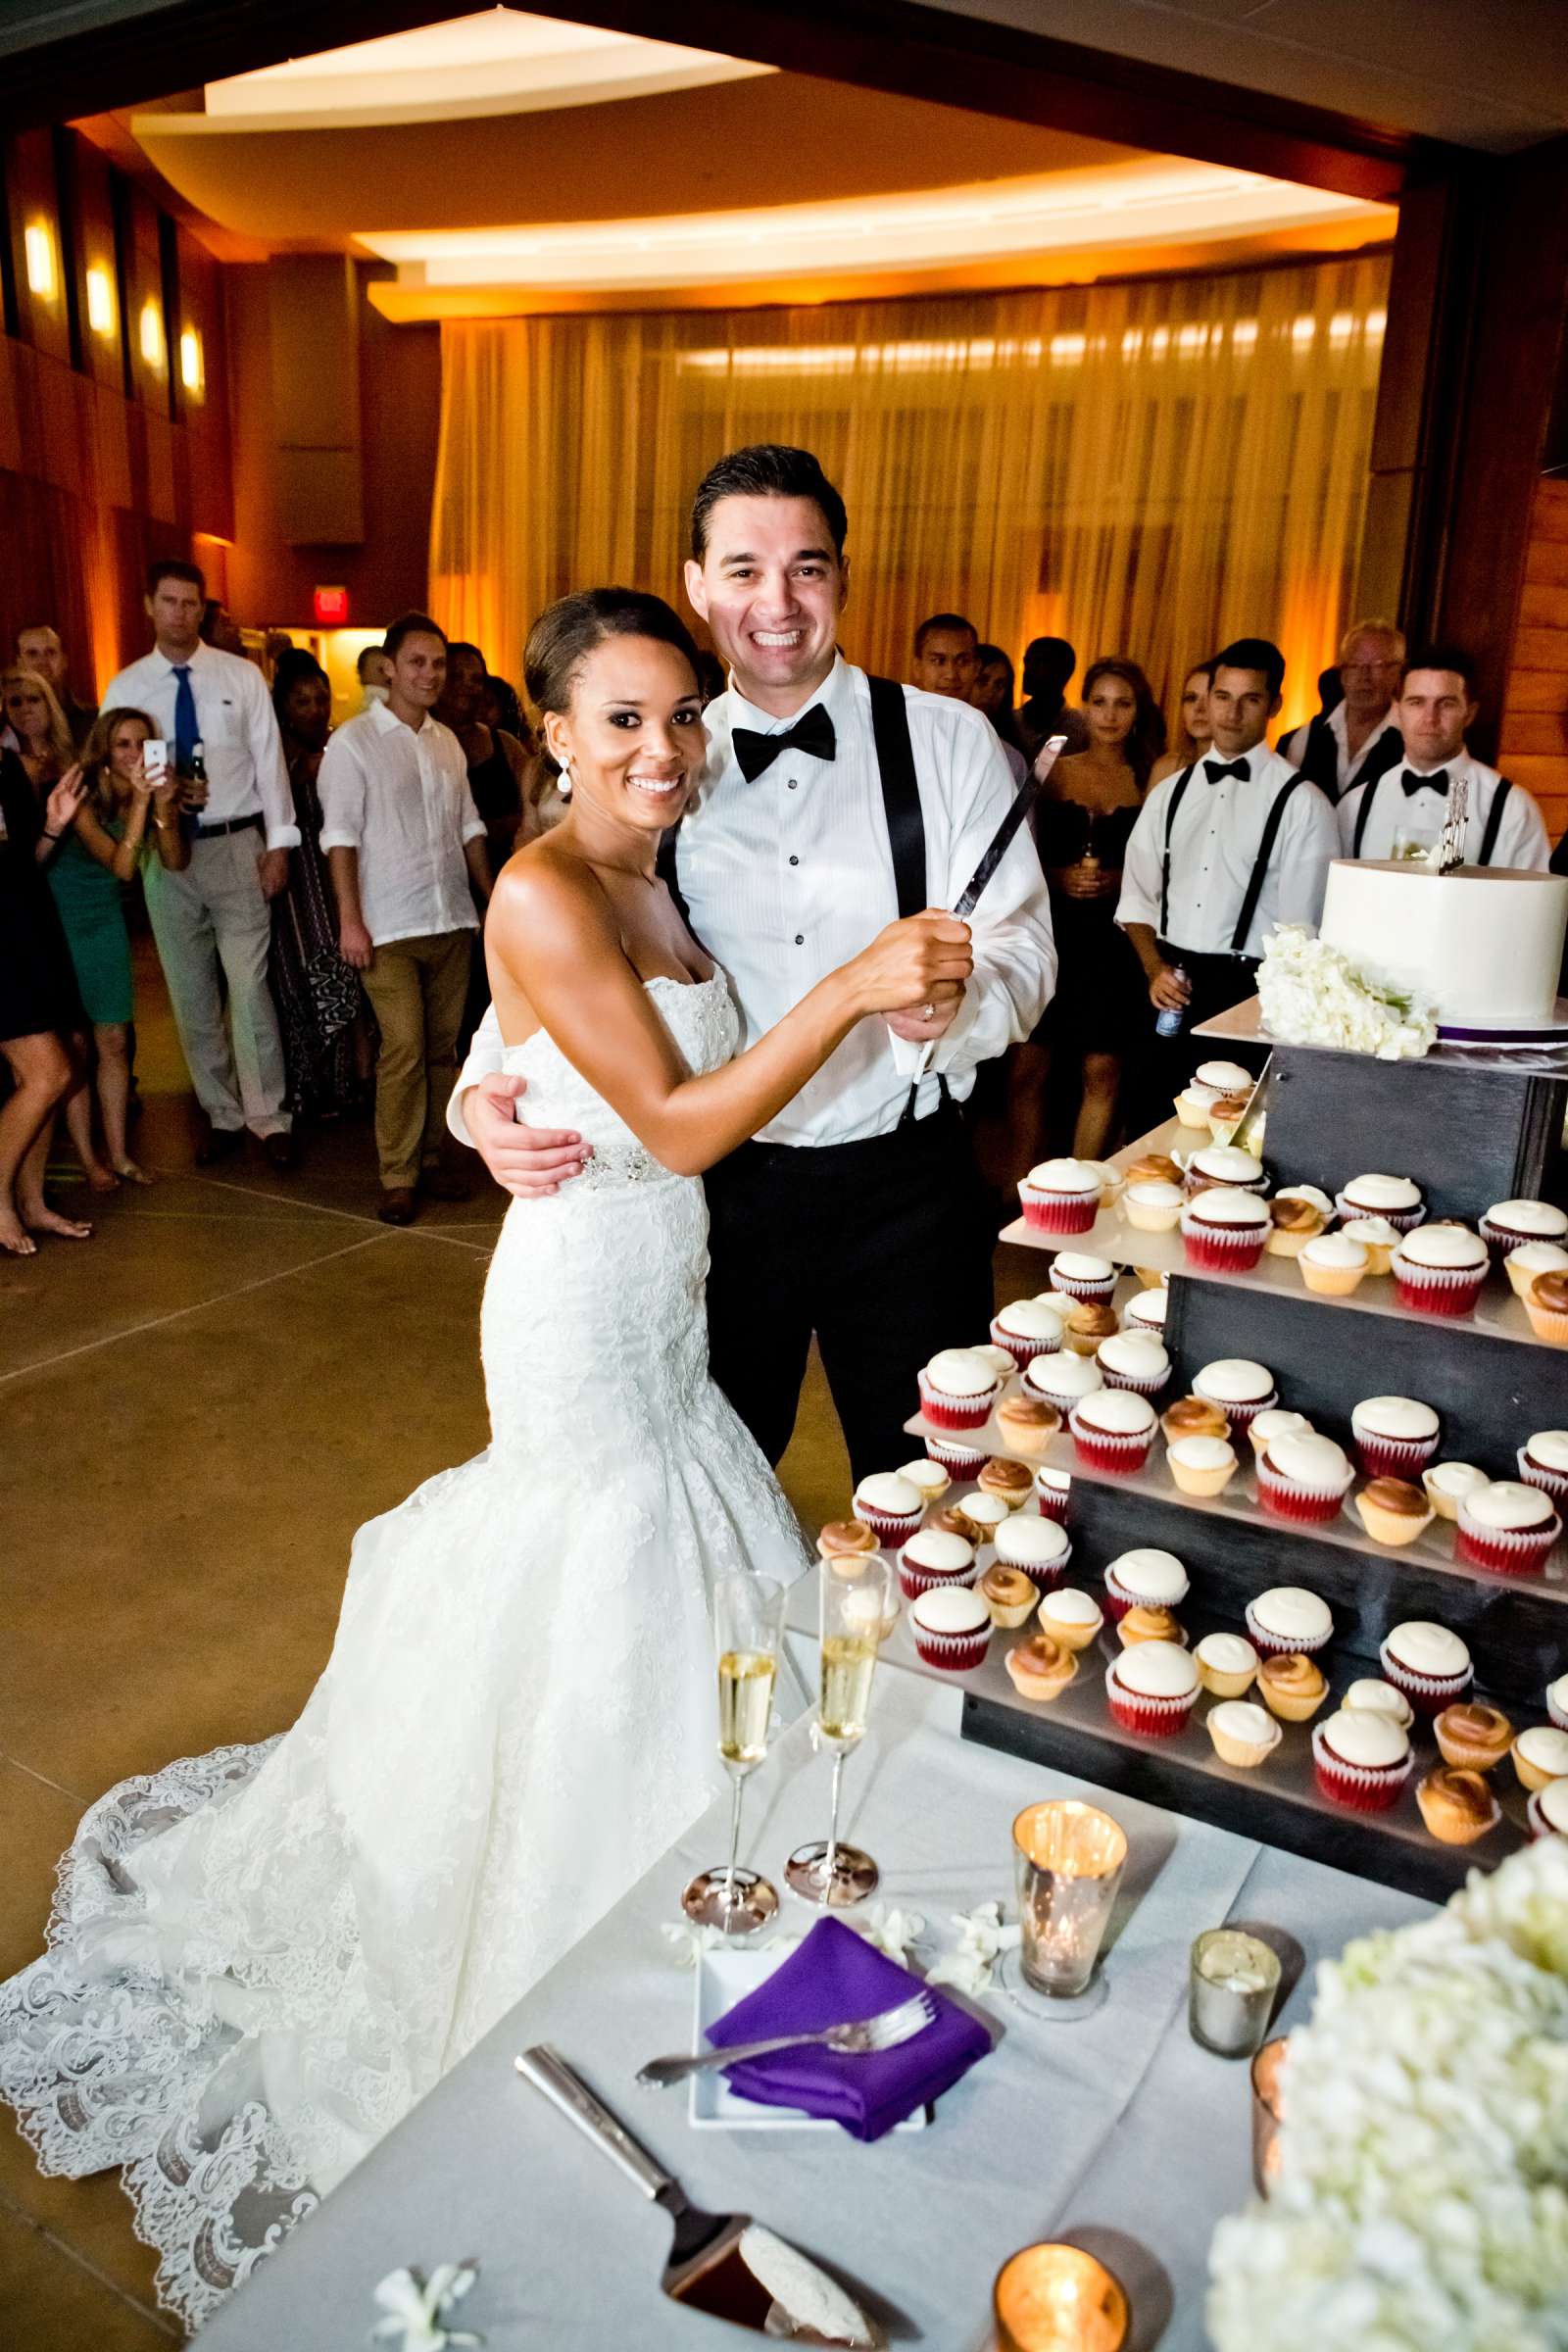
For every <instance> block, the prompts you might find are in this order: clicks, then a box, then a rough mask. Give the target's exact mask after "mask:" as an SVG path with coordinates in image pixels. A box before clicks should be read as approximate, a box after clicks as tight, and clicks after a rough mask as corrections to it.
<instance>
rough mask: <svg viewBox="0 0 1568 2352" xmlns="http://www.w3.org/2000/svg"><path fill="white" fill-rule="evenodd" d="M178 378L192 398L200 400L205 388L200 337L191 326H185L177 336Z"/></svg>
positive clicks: (205, 375)
mask: <svg viewBox="0 0 1568 2352" xmlns="http://www.w3.org/2000/svg"><path fill="white" fill-rule="evenodd" d="M179 380H180V382H181V383H182V384H183V385H184V387H185V389H186V391H187V392H188V393H189V394H190V395H191V398H192V399H193V400H200V398H201V396H202V394H203V392H204V391H205V390H206V388H207V371H206V368H204V366H203V364H202V339H201V336H200V335H199V334H198V333H197V331H196V329H195V327H193V326H187V327H186V328H185V329H184V330H183V332H182V333H181V335H180V338H179Z"/></svg>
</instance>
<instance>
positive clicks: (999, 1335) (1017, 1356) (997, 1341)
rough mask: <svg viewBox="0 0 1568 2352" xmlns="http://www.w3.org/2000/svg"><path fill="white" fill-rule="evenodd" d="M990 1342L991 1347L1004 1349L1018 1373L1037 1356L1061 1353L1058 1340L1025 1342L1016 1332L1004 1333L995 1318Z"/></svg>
mask: <svg viewBox="0 0 1568 2352" xmlns="http://www.w3.org/2000/svg"><path fill="white" fill-rule="evenodd" d="M991 1341H992V1345H993V1347H996V1348H1005V1349H1006V1350H1007V1353H1008V1354H1009V1355H1010V1356H1011V1358H1012V1360H1013V1362H1014V1363H1015V1364H1016V1365H1017V1367H1018V1369H1019V1371H1020V1372H1021V1371H1022V1370H1023V1368H1024V1366H1025V1364H1032V1363H1033V1362H1034V1360H1035V1357H1036V1356H1037V1355H1059V1354H1060V1353H1061V1342H1060V1341H1059V1340H1026V1339H1024V1338H1022V1337H1021V1336H1020V1334H1019V1333H1017V1332H1016V1331H1004V1330H1003V1328H1002V1325H1001V1323H1000V1322H999V1321H997V1320H996V1319H995V1318H993V1320H992V1325H991Z"/></svg>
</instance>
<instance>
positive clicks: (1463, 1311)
mask: <svg viewBox="0 0 1568 2352" xmlns="http://www.w3.org/2000/svg"><path fill="white" fill-rule="evenodd" d="M1392 1270H1393V1274H1394V1288H1395V1291H1396V1293H1397V1297H1398V1300H1399V1304H1400V1305H1401V1306H1408V1307H1413V1308H1414V1310H1415V1312H1416V1313H1417V1314H1418V1315H1473V1314H1474V1313H1475V1310H1476V1301H1477V1299H1479V1298H1480V1296H1481V1294H1482V1292H1483V1291H1484V1290H1485V1288H1486V1284H1487V1269H1486V1267H1485V1266H1483V1267H1482V1268H1481V1270H1480V1272H1479V1273H1476V1272H1475V1271H1474V1270H1473V1269H1472V1268H1469V1267H1466V1266H1407V1265H1405V1264H1403V1263H1401V1261H1400V1257H1399V1252H1398V1251H1397V1250H1396V1251H1395V1252H1394V1258H1393V1268H1392Z"/></svg>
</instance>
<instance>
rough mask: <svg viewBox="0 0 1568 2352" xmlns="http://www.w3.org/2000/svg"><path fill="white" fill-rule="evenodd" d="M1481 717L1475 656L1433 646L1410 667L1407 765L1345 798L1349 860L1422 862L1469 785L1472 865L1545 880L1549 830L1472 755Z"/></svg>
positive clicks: (1342, 809) (1515, 790) (1398, 709)
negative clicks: (1455, 798)
mask: <svg viewBox="0 0 1568 2352" xmlns="http://www.w3.org/2000/svg"><path fill="white" fill-rule="evenodd" d="M1478 708H1479V706H1478V704H1477V703H1476V700H1475V678H1474V671H1473V669H1472V666H1471V662H1470V660H1469V657H1468V656H1467V655H1465V654H1462V653H1460V652H1458V651H1457V650H1456V649H1455V648H1454V647H1453V646H1442V645H1437V646H1429V647H1426V648H1424V649H1423V650H1422V651H1421V652H1419V653H1418V654H1417V655H1416V656H1415V658H1414V660H1413V661H1411V662H1407V663H1406V664H1405V670H1404V675H1403V678H1402V679H1401V681H1400V685H1399V699H1398V701H1397V703H1396V704H1395V706H1394V715H1395V717H1396V719H1397V722H1398V725H1399V730H1400V739H1401V741H1402V743H1403V746H1404V759H1403V765H1402V766H1401V767H1399V768H1397V770H1396V771H1395V773H1394V774H1393V775H1385V776H1382V777H1380V778H1379V779H1378V780H1377V781H1376V782H1375V783H1364V784H1358V785H1356V787H1355V788H1354V790H1353V791H1351V792H1348V793H1347V795H1346V797H1345V799H1344V800H1343V801H1342V802H1341V803H1340V806H1339V808H1338V809H1337V810H1336V812H1335V813H1336V814H1337V816H1338V818H1339V825H1340V846H1341V852H1342V854H1343V855H1344V856H1345V857H1347V858H1399V857H1406V856H1410V857H1419V856H1421V855H1423V854H1424V852H1425V851H1427V850H1428V849H1430V848H1431V847H1432V845H1433V843H1434V842H1436V840H1437V839H1438V836H1439V834H1440V833H1441V832H1442V831H1443V824H1444V819H1445V817H1446V815H1447V812H1448V795H1449V793H1450V792H1451V791H1452V789H1453V787H1454V786H1455V785H1456V784H1457V783H1458V782H1459V781H1460V779H1461V778H1462V779H1463V780H1464V782H1465V783H1466V784H1467V786H1468V788H1469V790H1468V794H1467V799H1468V804H1469V817H1468V822H1467V824H1466V827H1465V846H1464V861H1465V863H1466V865H1497V866H1513V867H1515V868H1520V867H1522V868H1525V869H1527V870H1529V871H1533V872H1536V873H1544V871H1545V870H1546V866H1547V863H1548V861H1549V858H1550V845H1549V843H1548V841H1547V839H1546V828H1545V824H1544V821H1543V819H1542V814H1541V810H1540V809H1538V808H1537V807H1536V804H1535V802H1534V801H1533V800H1532V799H1531V797H1530V795H1529V793H1528V792H1525V791H1524V790H1522V788H1521V787H1520V786H1519V785H1517V784H1510V783H1509V781H1508V779H1507V777H1506V776H1499V775H1498V773H1497V771H1496V769H1495V767H1484V766H1483V765H1482V763H1481V761H1480V760H1475V759H1472V758H1471V756H1470V754H1469V753H1468V752H1467V751H1466V750H1465V747H1464V739H1465V732H1466V729H1467V728H1469V727H1472V726H1474V724H1475V718H1476V711H1477V709H1478Z"/></svg>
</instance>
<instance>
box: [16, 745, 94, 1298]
mask: <svg viewBox="0 0 1568 2352" xmlns="http://www.w3.org/2000/svg"><path fill="white" fill-rule="evenodd" d="M83 789H84V788H83V786H82V782H81V770H80V769H79V768H75V767H73V768H72V769H71V770H70V772H69V773H68V774H67V775H66V776H64V777H63V778H61V780H60V781H59V782H57V783H55V784H53V785H52V786H50V787H49V788H48V792H47V797H46V798H45V799H43V801H42V803H41V805H40V800H39V796H38V795H37V793H36V792H35V791H34V788H33V783H32V779H31V777H30V776H29V775H28V773H27V770H26V769H25V767H24V765H23V763H22V761H21V760H19V759H18V758H17V756H16V754H15V752H11V751H3V750H0V1058H3V1059H4V1061H5V1062H6V1065H7V1067H8V1068H9V1070H10V1072H11V1092H10V1094H9V1095H7V1097H6V1099H5V1102H4V1103H0V1250H8V1251H9V1252H10V1254H11V1255H12V1256H13V1257H31V1256H32V1254H33V1252H34V1250H35V1249H36V1248H37V1244H36V1243H35V1242H34V1240H33V1238H32V1237H33V1235H34V1234H35V1233H54V1234H61V1235H64V1236H66V1237H68V1238H69V1239H70V1240H72V1241H85V1240H86V1238H87V1236H88V1235H89V1234H90V1233H91V1231H92V1227H91V1226H90V1225H87V1224H82V1223H80V1222H79V1221H78V1220H77V1219H76V1218H74V1217H64V1216H61V1215H60V1214H59V1212H58V1211H57V1210H55V1209H53V1208H51V1207H50V1206H49V1204H48V1202H47V1201H45V1199H44V1197H43V1178H44V1168H45V1166H46V1164H47V1161H48V1157H49V1138H50V1136H51V1135H52V1134H53V1132H54V1123H55V1109H56V1106H57V1104H58V1103H60V1102H61V1101H62V1100H63V1099H64V1097H65V1096H66V1095H68V1094H69V1093H70V1091H71V1089H72V1087H73V1084H74V1083H75V1076H74V1072H73V1069H72V1065H71V1057H70V1055H69V1054H68V1053H67V1051H66V1048H65V1045H64V1043H63V1042H62V1034H61V1033H62V1032H64V1033H65V1034H66V1035H70V1034H71V1033H72V1032H73V1031H74V1030H76V1029H79V1028H80V1027H81V1024H82V1011H81V1003H80V1000H79V998H78V997H77V994H76V979H75V973H74V970H73V965H72V961H71V951H70V949H69V947H68V946H67V945H66V934H65V930H64V928H63V926H62V924H61V920H60V911H59V908H58V907H56V905H55V902H54V893H53V892H52V891H51V890H50V888H49V883H48V879H47V876H46V875H45V872H44V865H43V862H42V861H41V860H40V857H39V851H40V847H42V848H43V849H44V850H45V851H46V852H47V849H48V842H49V841H50V840H55V841H57V840H58V839H59V838H60V836H61V835H62V834H64V833H68V832H69V831H70V830H71V826H72V824H73V821H74V819H75V815H76V811H77V809H79V808H80V806H81V801H82V795H83ZM46 836H47V837H48V839H47V840H46V839H45V837H46Z"/></svg>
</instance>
